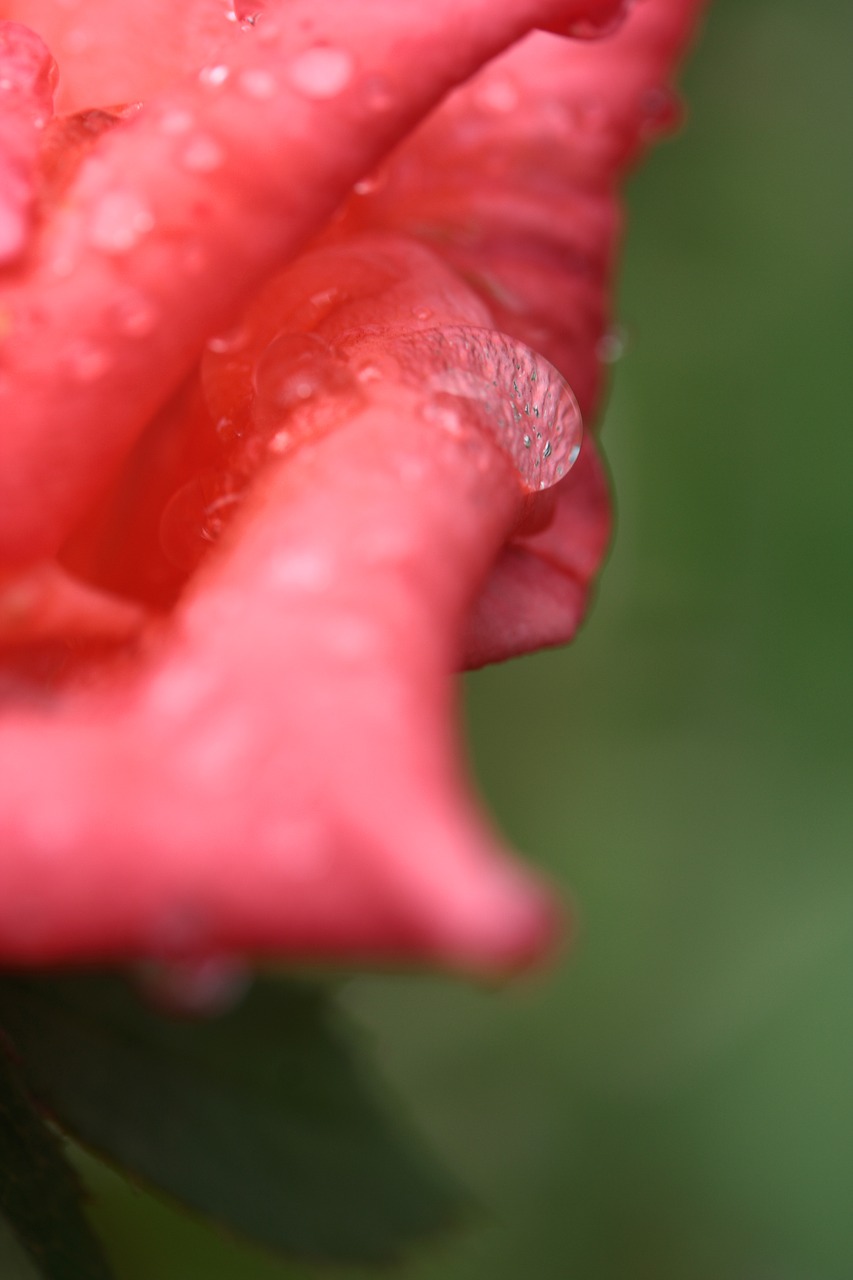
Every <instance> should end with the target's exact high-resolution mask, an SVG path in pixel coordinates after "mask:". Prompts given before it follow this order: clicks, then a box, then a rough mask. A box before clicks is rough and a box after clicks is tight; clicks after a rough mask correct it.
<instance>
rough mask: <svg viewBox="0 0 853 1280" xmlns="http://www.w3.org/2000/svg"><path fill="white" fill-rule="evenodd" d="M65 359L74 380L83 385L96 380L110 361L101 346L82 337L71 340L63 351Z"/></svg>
mask: <svg viewBox="0 0 853 1280" xmlns="http://www.w3.org/2000/svg"><path fill="white" fill-rule="evenodd" d="M65 360H66V363H67V366H68V370H69V372H70V374H71V376H72V378H73V379H74V381H75V382H79V383H82V384H84V385H85V384H88V383H92V382H97V381H98V380H99V379H100V378H102V377H103V376H104V374H105V373H106V372H107V370H108V369H109V367H110V364H111V363H112V361H111V358H110V355H109V353H108V352H107V351H105V350H104V348H103V347H99V346H98V345H97V343H94V342H88V341H86V339H84V338H80V339H78V340H77V341H75V342H72V344H71V345H70V346H69V347H68V349H67V351H66V353H65Z"/></svg>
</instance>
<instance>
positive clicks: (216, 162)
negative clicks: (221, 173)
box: [181, 133, 225, 173]
mask: <svg viewBox="0 0 853 1280" xmlns="http://www.w3.org/2000/svg"><path fill="white" fill-rule="evenodd" d="M224 160H225V152H224V151H223V150H222V147H221V146H220V145H219V143H218V142H217V141H216V139H215V138H211V137H209V135H208V134H205V133H200V134H199V135H198V136H197V137H195V138H193V139H192V141H191V142H190V143H189V144H188V145H187V147H186V149H185V150H184V152H183V154H182V155H181V163H182V164H183V166H184V168H185V169H189V170H190V171H191V172H192V173H214V172H215V171H216V170H217V169H219V168H221V167H222V164H223V162H224Z"/></svg>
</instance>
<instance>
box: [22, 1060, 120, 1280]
mask: <svg viewBox="0 0 853 1280" xmlns="http://www.w3.org/2000/svg"><path fill="white" fill-rule="evenodd" d="M0 1210H2V1213H3V1215H4V1216H5V1218H6V1220H7V1223H8V1228H10V1229H8V1230H7V1223H3V1222H0V1266H2V1277H3V1280H34V1278H35V1277H40V1278H41V1280H72V1277H73V1280H109V1278H110V1270H109V1268H108V1267H107V1264H106V1262H105V1260H104V1257H103V1255H102V1253H101V1250H100V1247H99V1245H98V1243H97V1241H96V1239H95V1237H94V1235H93V1234H92V1232H91V1230H90V1228H89V1225H88V1223H87V1222H86V1219H85V1218H84V1216H83V1211H82V1209H81V1207H80V1188H79V1186H78V1182H77V1175H76V1174H75V1173H74V1171H73V1170H72V1168H71V1166H70V1165H69V1164H68V1162H67V1161H66V1159H65V1156H64V1155H63V1153H62V1147H61V1145H60V1142H59V1140H58V1139H57V1138H56V1137H55V1136H54V1135H53V1133H52V1132H51V1131H50V1129H48V1128H47V1126H46V1125H45V1123H44V1121H43V1120H42V1118H41V1116H40V1115H39V1114H38V1112H37V1111H36V1110H35V1108H34V1107H33V1104H32V1102H31V1101H30V1098H29V1097H28V1095H27V1092H26V1090H25V1088H24V1086H23V1084H22V1082H21V1079H20V1076H19V1072H18V1071H17V1069H16V1067H15V1065H14V1064H13V1062H12V1061H11V1060H10V1058H9V1057H8V1055H7V1054H6V1053H5V1052H4V1051H3V1048H2V1047H0ZM18 1245H20V1246H21V1247H20V1248H18V1247H16V1246H18Z"/></svg>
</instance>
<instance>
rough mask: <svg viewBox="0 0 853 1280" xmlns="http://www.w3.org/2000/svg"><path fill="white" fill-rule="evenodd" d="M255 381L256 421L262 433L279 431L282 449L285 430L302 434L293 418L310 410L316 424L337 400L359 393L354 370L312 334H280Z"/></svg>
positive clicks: (253, 406)
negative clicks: (319, 417)
mask: <svg viewBox="0 0 853 1280" xmlns="http://www.w3.org/2000/svg"><path fill="white" fill-rule="evenodd" d="M254 383H255V400H254V402H253V405H252V419H253V422H254V424H255V426H256V427H257V428H258V429H259V430H260V431H261V433H262V434H267V435H269V433H270V432H273V433H275V434H276V436H277V437H278V438H279V443H278V445H277V446H276V449H277V450H278V451H281V449H282V448H283V447H284V444H285V437H284V436H282V434H281V433H282V431H284V430H287V431H288V432H290V433H294V432H295V433H296V434H297V435H298V434H299V433H300V428H299V423H298V421H294V419H298V415H300V414H301V413H302V412H303V411H306V410H310V411H311V413H312V420H311V425H312V426H314V425H316V419H317V417H318V415H320V416H322V415H323V414H325V413H327V412H329V411H332V412H334V402H335V400H336V398H337V399H339V398H340V397H341V396H347V397H349V396H352V395H354V394H357V382H356V377H355V375H354V374H353V371H352V370H351V369H350V368H349V366H348V365H347V364H345V363H344V361H343V360H342V359H341V358H340V356H339V355H338V354H337V353H336V352H335V351H334V349H333V348H332V347H330V346H329V344H328V343H327V342H324V340H323V339H322V338H320V337H318V336H317V335H316V334H313V333H284V334H280V335H279V336H278V337H277V338H275V339H274V340H273V341H272V342H271V343H270V345H269V346H268V347H267V349H266V351H265V352H264V353H263V355H262V356H261V358H260V360H259V361H258V363H257V366H256V368H255V376H254Z"/></svg>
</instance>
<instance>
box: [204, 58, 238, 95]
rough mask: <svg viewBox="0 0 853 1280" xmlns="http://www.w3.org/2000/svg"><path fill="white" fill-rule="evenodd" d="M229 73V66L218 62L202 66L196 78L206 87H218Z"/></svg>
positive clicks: (223, 82)
mask: <svg viewBox="0 0 853 1280" xmlns="http://www.w3.org/2000/svg"><path fill="white" fill-rule="evenodd" d="M230 74H231V68H230V67H227V66H225V64H224V63H222V62H219V63H217V64H216V66H212V67H202V69H201V71H199V73H198V78H199V80H200V81H201V83H202V84H203V85H205V86H206V87H207V88H208V89H220V88H221V87H222V85H224V84H225V82H226V80H227V79H228V77H229V76H230Z"/></svg>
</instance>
